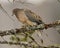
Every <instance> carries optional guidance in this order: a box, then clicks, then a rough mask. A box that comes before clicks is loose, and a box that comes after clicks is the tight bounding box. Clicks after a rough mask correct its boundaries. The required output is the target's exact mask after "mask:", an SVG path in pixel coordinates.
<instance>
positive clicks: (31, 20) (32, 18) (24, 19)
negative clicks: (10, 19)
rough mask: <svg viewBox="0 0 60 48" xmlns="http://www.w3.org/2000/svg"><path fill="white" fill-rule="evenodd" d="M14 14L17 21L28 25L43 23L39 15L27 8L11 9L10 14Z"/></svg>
mask: <svg viewBox="0 0 60 48" xmlns="http://www.w3.org/2000/svg"><path fill="white" fill-rule="evenodd" d="M13 15H15V16H16V18H17V19H18V20H19V22H21V23H23V24H25V25H28V26H35V25H39V24H43V21H42V19H41V17H40V16H39V15H36V14H35V13H34V12H32V11H31V10H29V9H19V8H15V9H13V11H12V16H13Z"/></svg>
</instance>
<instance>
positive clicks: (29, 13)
mask: <svg viewBox="0 0 60 48" xmlns="http://www.w3.org/2000/svg"><path fill="white" fill-rule="evenodd" d="M25 14H26V16H27V17H28V19H29V20H30V21H32V22H36V23H37V24H42V23H43V22H42V19H41V17H40V16H38V15H36V14H35V13H34V12H32V11H31V10H28V9H27V10H25Z"/></svg>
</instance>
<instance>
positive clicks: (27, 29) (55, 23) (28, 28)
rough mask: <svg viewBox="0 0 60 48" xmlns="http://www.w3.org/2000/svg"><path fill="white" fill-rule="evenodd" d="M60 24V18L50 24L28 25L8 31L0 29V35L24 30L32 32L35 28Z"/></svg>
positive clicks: (41, 28) (46, 27)
mask: <svg viewBox="0 0 60 48" xmlns="http://www.w3.org/2000/svg"><path fill="white" fill-rule="evenodd" d="M58 25H60V20H58V21H56V22H53V23H50V24H40V25H37V26H33V27H26V28H19V29H11V30H6V31H0V36H5V35H14V34H15V33H16V34H18V33H24V32H31V31H35V30H38V29H40V30H43V29H48V28H51V27H55V26H58Z"/></svg>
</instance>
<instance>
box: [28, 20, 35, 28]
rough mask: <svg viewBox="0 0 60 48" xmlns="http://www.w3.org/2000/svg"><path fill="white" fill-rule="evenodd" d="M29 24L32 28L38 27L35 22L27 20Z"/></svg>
mask: <svg viewBox="0 0 60 48" xmlns="http://www.w3.org/2000/svg"><path fill="white" fill-rule="evenodd" d="M27 24H28V25H30V26H31V27H33V26H35V25H36V23H33V22H31V21H29V20H27Z"/></svg>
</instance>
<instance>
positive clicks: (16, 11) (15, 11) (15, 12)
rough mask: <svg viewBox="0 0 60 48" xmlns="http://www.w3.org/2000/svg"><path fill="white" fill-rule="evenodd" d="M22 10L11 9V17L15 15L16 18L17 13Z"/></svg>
mask: <svg viewBox="0 0 60 48" xmlns="http://www.w3.org/2000/svg"><path fill="white" fill-rule="evenodd" d="M22 10H23V9H19V8H15V9H13V11H12V16H13V15H16V16H17V14H18V12H20V11H22Z"/></svg>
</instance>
